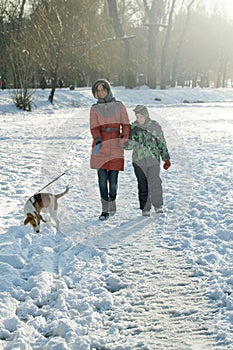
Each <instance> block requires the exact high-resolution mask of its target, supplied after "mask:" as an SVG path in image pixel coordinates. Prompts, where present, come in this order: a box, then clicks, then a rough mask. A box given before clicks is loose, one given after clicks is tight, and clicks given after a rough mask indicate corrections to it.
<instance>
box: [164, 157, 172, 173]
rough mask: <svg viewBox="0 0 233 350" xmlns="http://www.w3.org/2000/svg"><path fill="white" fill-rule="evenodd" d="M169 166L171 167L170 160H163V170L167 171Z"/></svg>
mask: <svg viewBox="0 0 233 350" xmlns="http://www.w3.org/2000/svg"><path fill="white" fill-rule="evenodd" d="M170 166H171V162H170V160H169V159H167V160H165V162H164V164H163V168H164V169H165V170H167V169H169V168H170Z"/></svg>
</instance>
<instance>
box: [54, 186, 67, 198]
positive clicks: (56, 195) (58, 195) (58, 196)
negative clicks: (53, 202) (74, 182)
mask: <svg viewBox="0 0 233 350" xmlns="http://www.w3.org/2000/svg"><path fill="white" fill-rule="evenodd" d="M68 191H69V187H68V186H66V189H65V191H64V192H62V193H58V194H55V197H56V198H57V199H58V198H60V197H62V196H64V195H65V194H66V193H67V192H68Z"/></svg>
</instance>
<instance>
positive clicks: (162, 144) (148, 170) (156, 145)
mask: <svg viewBox="0 0 233 350" xmlns="http://www.w3.org/2000/svg"><path fill="white" fill-rule="evenodd" d="M134 112H135V114H136V121H135V122H134V123H133V124H132V126H131V132H130V140H129V141H128V142H127V144H125V149H128V150H130V149H133V154H132V158H133V167H134V173H135V175H136V178H137V182H138V197H139V203H140V209H141V210H142V215H143V216H150V210H151V206H153V207H154V209H155V212H156V213H158V214H160V213H163V191H162V181H161V179H160V176H159V174H160V159H161V158H162V160H163V161H164V165H163V167H164V169H165V170H167V169H168V168H169V167H170V166H171V162H170V156H169V153H168V149H167V145H166V141H165V138H164V135H163V131H162V128H161V126H160V125H159V123H158V122H156V121H155V120H151V119H150V116H149V113H148V110H147V108H146V106H144V105H137V106H136V108H135V109H134Z"/></svg>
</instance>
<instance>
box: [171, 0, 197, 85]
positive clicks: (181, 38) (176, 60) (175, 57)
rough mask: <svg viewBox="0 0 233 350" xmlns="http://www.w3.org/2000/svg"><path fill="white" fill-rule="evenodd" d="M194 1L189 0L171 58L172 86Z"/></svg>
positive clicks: (174, 81)
mask: <svg viewBox="0 0 233 350" xmlns="http://www.w3.org/2000/svg"><path fill="white" fill-rule="evenodd" d="M194 2H195V0H190V1H189V4H188V5H187V14H186V19H185V23H184V26H183V29H182V31H181V34H180V38H179V40H178V43H177V47H176V50H175V53H174V59H173V63H172V70H171V86H172V87H174V86H175V85H176V79H177V65H178V61H179V57H180V54H181V47H182V45H184V39H185V35H186V33H187V30H188V24H189V20H190V14H191V8H192V5H193V4H194Z"/></svg>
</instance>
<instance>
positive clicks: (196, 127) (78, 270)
mask: <svg viewBox="0 0 233 350" xmlns="http://www.w3.org/2000/svg"><path fill="white" fill-rule="evenodd" d="M152 109H153V108H151V110H152ZM42 112H43V111H42ZM42 112H41V113H39V112H38V114H36V113H35V115H33V117H32V114H27V113H19V114H16V115H14V113H13V114H10V113H9V114H7V112H6V114H4V115H3V117H2V119H1V130H4V131H5V132H4V135H3V136H2V138H1V151H2V157H1V162H2V165H3V166H2V168H1V179H0V185H1V192H0V200H1V203H4V206H1V222H0V224H1V226H0V239H1V241H0V248H1V251H0V272H1V274H0V292H1V294H0V349H1V350H2V349H4V350H11V349H21V348H22V349H25V350H31V349H32V350H53V349H54V350H55V349H56V350H90V349H92V350H135V349H142V350H143V349H144V350H173V349H175V350H211V349H213V350H225V349H232V339H233V330H232V323H233V322H232V320H233V293H232V285H233V279H232V261H233V259H232V257H233V253H232V252H233V249H232V227H233V226H232V189H231V187H230V186H229V183H231V182H232V173H233V172H232V170H233V169H232V162H231V161H230V160H229V159H230V157H229V154H231V150H232V139H233V138H232V135H233V134H232V132H233V129H232V109H231V108H225V109H224V108H222V107H221V106H220V107H214V108H212V107H211V106H210V107H206V108H205V107H197V108H196V107H189V108H185V107H183V108H175V107H174V108H163V107H162V108H161V109H160V115H163V116H164V118H167V120H169V123H168V122H167V121H166V119H164V120H162V121H163V122H164V121H165V122H164V125H165V131H166V134H167V135H168V142H169V145H170V148H171V149H172V159H173V163H172V167H171V170H169V172H164V171H162V177H163V186H164V197H165V206H166V213H167V216H165V217H156V216H155V214H154V216H152V218H149V219H147V218H142V217H141V216H140V213H138V209H137V208H138V199H137V190H136V186H137V185H136V180H135V176H134V174H133V170H132V167H131V161H130V158H131V156H130V153H129V154H127V155H126V168H125V171H124V172H123V173H121V174H120V178H119V195H118V200H117V206H118V210H117V214H116V215H115V216H114V217H113V218H111V219H109V220H108V221H107V222H106V223H100V222H99V221H98V215H99V212H100V203H99V193H98V186H97V181H96V172H95V171H93V170H90V168H89V152H90V141H91V140H90V134H89V132H88V117H87V115H88V111H87V109H83V110H81V109H75V110H74V111H72V112H70V113H65V112H64V111H62V110H59V108H58V109H57V110H54V111H53V112H52V113H51V114H50V113H48V114H46V113H42ZM64 115H65V117H64ZM84 117H85V118H84ZM171 125H172V128H171ZM176 130H177V131H176ZM180 135H181V136H183V138H184V141H183V140H182V137H180ZM216 145H217V146H216ZM226 160H228V161H226ZM66 169H69V171H68V172H67V174H66V175H65V176H64V177H62V178H60V179H59V181H58V182H56V183H55V184H53V185H52V186H51V187H50V188H49V190H51V191H52V192H55V193H56V192H60V190H64V188H65V185H66V184H69V185H70V192H69V193H68V194H67V196H65V197H63V198H62V199H61V205H60V212H59V217H60V220H61V231H60V232H56V230H55V228H54V227H51V226H50V225H49V224H44V225H43V233H41V234H40V235H36V234H33V233H32V231H31V229H30V228H29V227H24V226H23V219H24V214H23V205H24V202H25V201H26V199H27V198H28V197H29V196H30V195H32V193H34V192H35V191H36V190H38V189H39V188H41V187H42V186H43V185H44V184H46V183H48V182H49V181H51V179H53V178H54V177H56V176H57V175H59V174H60V173H62V172H63V171H64V170H66ZM219 208H221V210H218V209H219ZM138 214H139V215H138Z"/></svg>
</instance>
